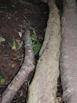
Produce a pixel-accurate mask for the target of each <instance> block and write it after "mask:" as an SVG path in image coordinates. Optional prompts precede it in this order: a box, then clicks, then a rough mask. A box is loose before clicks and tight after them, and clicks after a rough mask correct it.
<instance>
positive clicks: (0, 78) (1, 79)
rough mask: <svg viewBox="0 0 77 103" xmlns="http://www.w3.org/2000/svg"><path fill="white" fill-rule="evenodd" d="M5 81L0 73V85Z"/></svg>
mask: <svg viewBox="0 0 77 103" xmlns="http://www.w3.org/2000/svg"><path fill="white" fill-rule="evenodd" d="M4 83H5V78H4V77H3V75H1V74H0V85H3V84H4Z"/></svg>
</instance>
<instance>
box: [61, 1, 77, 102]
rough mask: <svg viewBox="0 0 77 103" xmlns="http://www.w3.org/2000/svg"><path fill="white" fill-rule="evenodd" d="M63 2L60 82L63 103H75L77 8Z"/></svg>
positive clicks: (76, 99)
mask: <svg viewBox="0 0 77 103" xmlns="http://www.w3.org/2000/svg"><path fill="white" fill-rule="evenodd" d="M76 6H77V5H76V0H65V4H64V14H63V17H62V46H61V60H60V68H61V81H62V86H63V99H64V102H65V103H77V7H76Z"/></svg>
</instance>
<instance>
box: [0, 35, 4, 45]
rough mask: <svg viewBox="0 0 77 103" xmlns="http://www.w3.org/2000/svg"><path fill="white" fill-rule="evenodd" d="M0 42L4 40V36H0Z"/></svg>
mask: <svg viewBox="0 0 77 103" xmlns="http://www.w3.org/2000/svg"><path fill="white" fill-rule="evenodd" d="M2 42H5V38H3V37H1V36H0V44H1V43H2Z"/></svg>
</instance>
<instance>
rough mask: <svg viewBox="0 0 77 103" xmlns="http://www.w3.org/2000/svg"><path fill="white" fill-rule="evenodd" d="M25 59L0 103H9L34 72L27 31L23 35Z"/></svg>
mask: <svg viewBox="0 0 77 103" xmlns="http://www.w3.org/2000/svg"><path fill="white" fill-rule="evenodd" d="M24 40H25V59H24V63H23V65H22V67H21V69H20V70H19V72H18V73H17V75H16V76H15V77H14V79H13V80H12V82H11V83H10V84H9V85H8V87H7V88H6V90H5V91H4V93H3V94H2V98H1V102H0V103H11V101H12V99H13V97H14V96H15V95H16V93H17V91H18V90H19V89H20V87H21V86H22V85H23V83H24V82H25V81H26V82H28V77H29V75H30V73H31V72H32V71H33V70H34V55H33V51H32V45H31V40H30V32H29V30H27V32H26V33H25V37H24Z"/></svg>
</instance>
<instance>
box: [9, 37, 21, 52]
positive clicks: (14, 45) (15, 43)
mask: <svg viewBox="0 0 77 103" xmlns="http://www.w3.org/2000/svg"><path fill="white" fill-rule="evenodd" d="M22 44H23V42H22V41H21V42H20V41H19V40H16V39H13V40H12V42H11V43H9V45H10V47H11V49H12V50H18V49H20V48H21V47H22Z"/></svg>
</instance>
